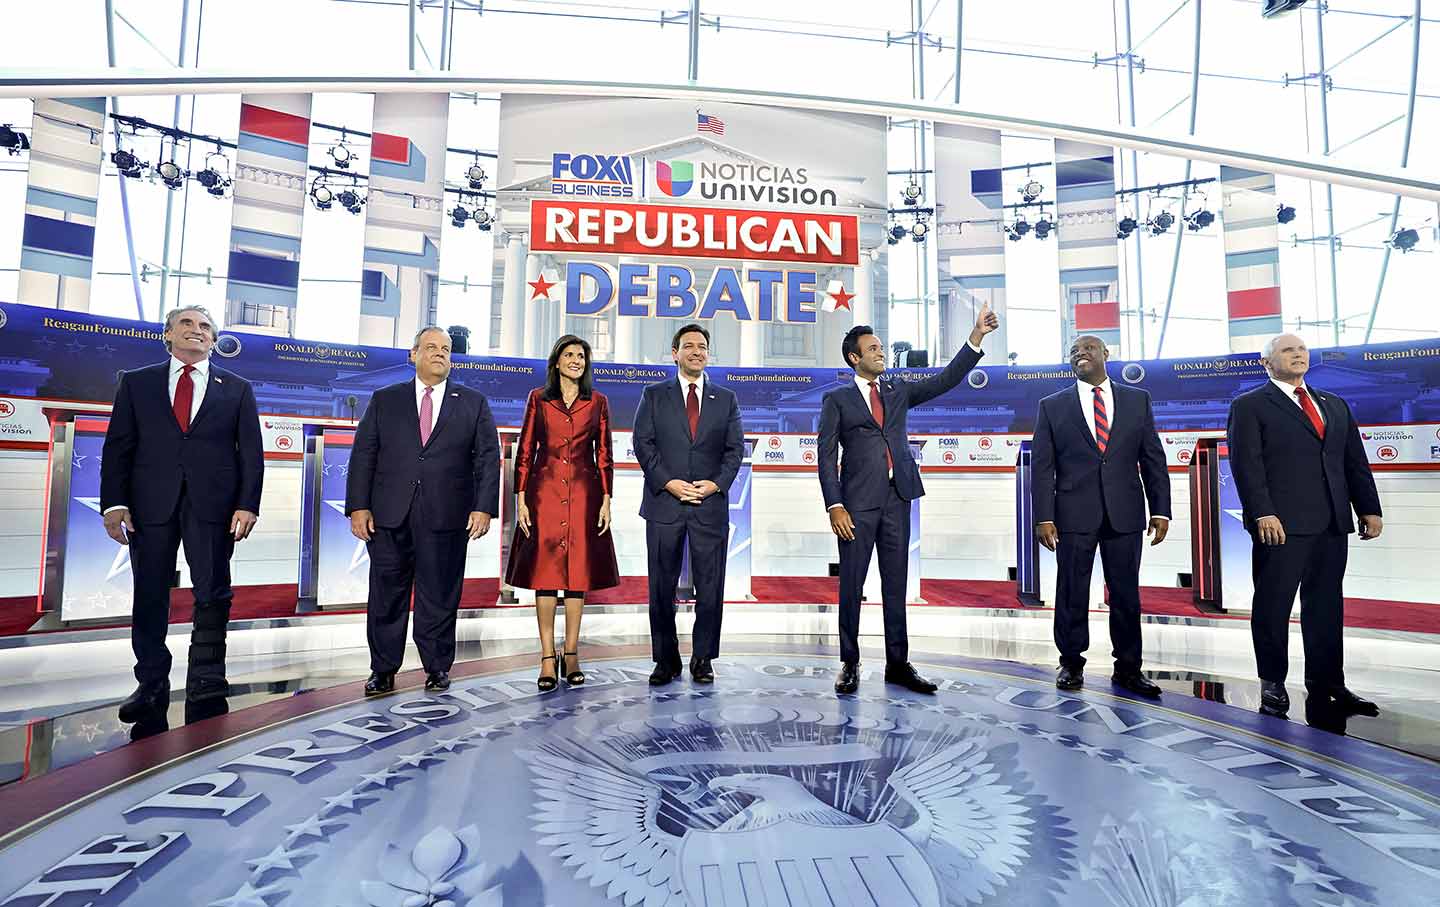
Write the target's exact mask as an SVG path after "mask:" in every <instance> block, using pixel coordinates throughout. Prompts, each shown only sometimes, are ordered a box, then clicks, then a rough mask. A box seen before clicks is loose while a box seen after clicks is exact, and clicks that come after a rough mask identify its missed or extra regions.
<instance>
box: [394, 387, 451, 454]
mask: <svg viewBox="0 0 1440 907" xmlns="http://www.w3.org/2000/svg"><path fill="white" fill-rule="evenodd" d="M404 387H405V405H404V406H402V407H400V411H401V412H402V413H404V414H405V427H406V429H407V430H408V431H409V432H410V437H412V438H414V439H415V443H416V444H419V443H420V401H419V400H418V399H417V398H416V395H415V382H414V381H411V382H409V383H407V384H405V385H404ZM442 412H443V408H442ZM430 437H431V438H434V437H435V433H434V432H433V431H432V432H431V433H430Z"/></svg>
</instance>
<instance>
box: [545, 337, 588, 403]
mask: <svg viewBox="0 0 1440 907" xmlns="http://www.w3.org/2000/svg"><path fill="white" fill-rule="evenodd" d="M576 345H579V347H580V349H582V350H584V351H585V372H584V373H583V374H582V375H581V376H580V396H582V397H584V398H585V399H587V400H588V399H590V388H591V382H592V380H593V379H592V377H591V374H590V362H591V359H592V358H594V357H592V356H591V355H590V344H589V343H587V342H586V341H585V340H584V339H583V338H581V337H576V336H575V335H574V334H566V335H565V336H564V337H561V338H560V339H559V340H557V341H555V345H554V346H553V347H551V348H550V358H549V360H548V361H547V362H546V363H545V393H544V394H542V395H541V396H542V397H544V398H545V399H546V400H559V399H560V354H561V353H563V352H565V348H566V347H570V346H576Z"/></svg>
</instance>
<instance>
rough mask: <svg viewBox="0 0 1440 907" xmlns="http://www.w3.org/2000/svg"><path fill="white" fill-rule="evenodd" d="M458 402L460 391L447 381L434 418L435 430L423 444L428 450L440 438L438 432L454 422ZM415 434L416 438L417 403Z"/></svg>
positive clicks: (417, 421)
mask: <svg viewBox="0 0 1440 907" xmlns="http://www.w3.org/2000/svg"><path fill="white" fill-rule="evenodd" d="M432 396H433V395H432ZM460 400H461V397H460V391H459V390H458V389H457V388H456V387H455V386H454V385H453V384H451V383H450V382H449V381H446V382H445V398H444V399H443V400H441V401H438V402H439V404H440V412H439V414H437V415H436V416H435V428H434V429H433V430H431V432H430V440H429V441H427V442H425V445H424V446H425V447H427V448H428V447H429V446H430V445H431V444H434V443H435V439H436V438H438V437H439V436H440V432H442V431H444V429H445V426H446V425H449V424H450V422H451V421H453V420H454V418H455V410H456V408H458V407H459V406H460ZM415 432H416V436H417V437H418V436H419V432H420V406H419V404H418V403H417V404H416V406H415Z"/></svg>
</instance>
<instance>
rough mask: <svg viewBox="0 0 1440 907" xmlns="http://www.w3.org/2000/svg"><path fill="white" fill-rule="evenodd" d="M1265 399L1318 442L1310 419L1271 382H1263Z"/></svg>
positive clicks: (1318, 437)
mask: <svg viewBox="0 0 1440 907" xmlns="http://www.w3.org/2000/svg"><path fill="white" fill-rule="evenodd" d="M1265 397H1266V399H1268V400H1269V401H1270V402H1271V403H1273V404H1275V405H1276V406H1278V407H1280V408H1281V409H1282V410H1284V411H1285V412H1286V414H1288V415H1289V416H1290V418H1292V419H1294V420H1295V421H1296V422H1299V423H1300V424H1301V425H1302V426H1304V428H1305V430H1306V431H1308V432H1309V433H1310V436H1311V437H1313V438H1314V439H1315V440H1317V441H1319V440H1320V435H1319V434H1318V433H1317V432H1316V431H1315V426H1313V425H1311V424H1310V419H1309V417H1307V416H1306V415H1305V411H1304V410H1302V409H1301V408H1300V405H1299V404H1298V403H1296V402H1295V401H1294V400H1291V399H1289V398H1288V397H1286V396H1285V394H1284V392H1282V391H1281V390H1280V388H1278V387H1276V386H1275V385H1274V383H1273V382H1270V381H1266V382H1265Z"/></svg>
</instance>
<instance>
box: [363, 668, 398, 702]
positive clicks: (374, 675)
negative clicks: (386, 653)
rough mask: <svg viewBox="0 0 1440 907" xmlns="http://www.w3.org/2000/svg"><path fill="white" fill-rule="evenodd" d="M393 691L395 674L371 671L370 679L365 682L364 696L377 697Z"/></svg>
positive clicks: (392, 672)
mask: <svg viewBox="0 0 1440 907" xmlns="http://www.w3.org/2000/svg"><path fill="white" fill-rule="evenodd" d="M394 689H395V672H394V671H389V672H381V671H371V672H370V679H369V680H367V681H365V695H366V696H379V695H380V694H381V693H389V692H391V691H392V690H394Z"/></svg>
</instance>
